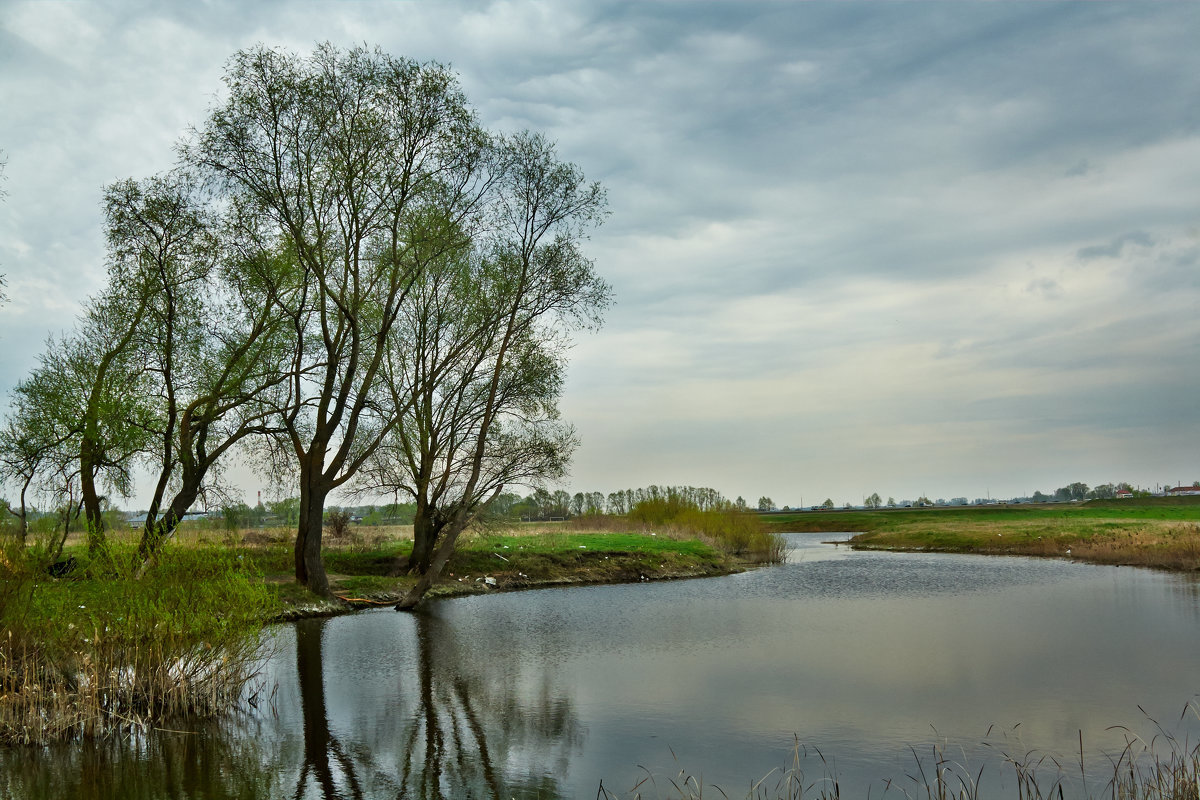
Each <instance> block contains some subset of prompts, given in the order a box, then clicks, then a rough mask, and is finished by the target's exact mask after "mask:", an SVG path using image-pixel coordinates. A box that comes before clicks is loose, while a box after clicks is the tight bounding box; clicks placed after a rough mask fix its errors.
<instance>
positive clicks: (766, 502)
mask: <svg viewBox="0 0 1200 800" xmlns="http://www.w3.org/2000/svg"><path fill="white" fill-rule="evenodd" d="M758 510H759V511H774V510H775V501H774V500H772V499H771V498H769V497H767V496H766V495H763V496H762V497H760V498H758Z"/></svg>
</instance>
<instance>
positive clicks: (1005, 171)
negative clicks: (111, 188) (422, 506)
mask: <svg viewBox="0 0 1200 800" xmlns="http://www.w3.org/2000/svg"><path fill="white" fill-rule="evenodd" d="M0 9H2V13H0V96H2V97H3V98H4V102H3V108H4V113H3V114H0V151H3V153H4V157H5V158H6V160H7V167H6V169H5V180H4V185H3V188H4V189H5V191H6V192H7V197H5V198H4V199H3V200H0V273H2V274H5V275H6V276H7V281H8V288H7V293H8V295H9V297H10V300H9V302H8V303H7V304H6V305H5V306H3V307H0V343H2V344H3V349H2V350H0V404H6V403H7V398H8V394H9V391H10V390H11V388H12V386H13V385H14V384H15V383H16V382H17V381H19V380H20V379H21V378H22V377H24V376H25V375H26V374H28V372H29V370H30V369H31V367H32V366H33V365H34V364H35V363H36V357H37V354H38V353H39V352H40V351H41V349H42V346H43V343H44V341H45V340H46V338H47V336H49V335H55V334H57V333H59V332H61V331H63V330H67V329H69V328H70V327H71V325H72V324H73V319H74V316H75V314H76V313H77V312H78V310H79V308H80V304H81V303H82V302H83V301H84V300H85V299H86V297H87V296H88V295H89V294H90V293H93V292H95V291H97V290H98V289H99V288H100V286H101V285H102V283H103V281H104V276H105V272H104V266H105V261H104V237H103V229H102V213H101V207H100V201H101V194H102V190H103V187H104V186H105V185H106V184H108V183H111V182H113V181H116V180H120V179H123V178H126V177H143V176H148V175H151V174H154V173H157V172H161V171H164V170H167V169H169V168H170V167H171V166H172V164H173V162H174V154H173V147H174V144H175V142H176V141H177V140H178V139H179V137H181V136H182V135H183V134H184V133H185V132H186V130H187V128H188V126H189V125H195V124H199V123H200V122H201V121H202V120H203V118H204V115H205V113H206V110H207V109H208V108H209V107H210V106H211V105H212V104H213V102H214V100H215V98H216V97H218V96H219V95H220V93H221V91H222V84H221V75H222V71H223V65H224V63H225V62H226V60H227V59H228V58H229V57H230V56H231V55H232V54H233V53H234V52H235V51H236V50H238V49H239V48H243V47H248V46H251V45H253V44H256V43H260V42H261V43H265V44H268V45H271V46H278V47H282V48H288V49H291V50H294V51H296V52H300V53H307V52H310V51H311V50H312V48H313V46H314V45H315V43H317V42H319V41H326V40H328V41H332V42H333V43H335V44H337V45H340V46H351V45H354V44H362V43H364V42H365V43H366V44H368V45H371V46H374V45H378V46H379V47H381V48H382V49H384V50H386V51H388V52H390V53H393V54H396V55H404V56H409V57H413V58H417V59H420V60H437V61H441V62H448V63H449V64H450V65H451V66H452V67H453V68H454V69H455V70H456V71H457V72H458V74H459V75H460V77H461V80H462V83H463V86H464V89H465V90H466V92H467V95H468V98H469V100H470V102H471V103H472V105H473V106H474V107H475V109H476V110H477V111H478V114H479V117H480V120H481V121H482V122H483V123H484V124H485V125H486V126H488V127H489V128H491V129H494V130H501V131H516V130H520V129H524V128H530V129H534V130H538V131H542V132H544V133H546V134H547V136H548V137H549V138H551V139H553V140H555V141H557V142H558V146H559V153H560V155H561V156H562V157H563V158H565V159H568V160H570V161H573V162H575V163H577V164H579V166H580V167H581V168H582V169H583V170H584V171H585V172H586V174H587V175H588V176H589V178H592V179H595V180H598V181H600V182H601V183H603V184H604V186H605V187H606V188H607V190H608V195H609V210H610V211H611V215H610V217H609V219H608V221H607V222H606V224H605V225H604V226H602V227H601V228H600V229H599V230H598V231H597V232H596V233H595V235H593V237H592V239H591V241H590V242H589V243H588V244H587V252H588V253H589V255H590V256H591V257H592V258H594V259H595V261H596V265H597V268H598V271H599V272H600V273H601V274H602V275H604V276H605V277H606V279H608V280H609V281H611V283H612V284H613V287H614V290H615V295H616V305H615V306H614V308H613V309H612V310H611V312H610V313H609V315H608V319H607V322H606V324H605V326H604V327H603V329H602V330H600V331H599V332H597V333H588V334H582V335H581V336H580V337H579V338H578V342H577V344H576V346H575V348H574V350H573V352H572V354H571V365H570V371H569V376H568V382H567V385H566V388H565V394H564V397H563V402H562V404H561V408H562V412H563V417H564V418H565V419H566V420H568V421H570V422H572V423H573V424H574V425H575V426H576V427H577V429H578V432H579V435H580V438H581V440H582V446H581V447H580V448H579V450H578V452H577V453H576V456H575V459H574V465H573V468H572V474H571V476H570V478H569V479H568V480H567V481H565V483H564V488H567V489H568V490H569V491H571V492H572V493H574V492H575V491H603V492H605V493H606V494H607V493H608V492H611V491H614V490H616V489H618V488H629V487H640V486H646V485H649V484H659V485H668V484H689V485H694V486H709V487H712V488H715V489H717V490H719V491H721V492H722V493H723V494H725V495H726V496H728V497H737V496H738V495H739V494H740V495H742V496H744V497H745V498H746V499H747V502H752V497H753V498H754V499H757V498H758V497H759V496H760V495H768V496H770V497H772V498H774V499H776V500H777V501H778V502H779V504H780V505H783V504H789V505H796V504H800V503H801V502H802V500H801V498H803V503H804V504H806V505H813V504H815V503H818V502H821V501H823V500H824V499H825V498H826V497H829V498H831V499H833V500H834V501H835V503H837V504H838V505H842V504H843V503H845V502H851V503H856V502H860V500H861V498H862V497H865V496H869V495H870V494H871V493H872V492H878V493H879V494H881V495H882V496H883V497H884V498H885V499H886V498H887V497H888V496H889V495H891V496H894V497H896V498H897V500H899V499H900V498H901V497H905V498H908V499H915V498H917V497H919V496H920V495H922V494H924V493H926V492H933V493H934V495H935V496H942V497H947V498H949V497H957V496H965V497H969V498H975V497H979V496H985V494H987V493H991V494H992V495H993V496H1000V497H1016V496H1027V495H1030V494H1031V493H1032V492H1033V491H1035V490H1041V491H1050V490H1053V489H1054V488H1056V487H1058V486H1062V485H1064V484H1066V483H1069V482H1071V481H1076V480H1078V481H1083V482H1086V483H1088V484H1089V485H1093V486H1094V485H1096V484H1102V483H1110V482H1111V483H1116V482H1118V481H1123V480H1124V481H1130V482H1131V483H1134V484H1140V485H1142V486H1149V485H1154V484H1168V483H1170V484H1176V483H1182V484H1187V483H1190V482H1191V481H1192V480H1194V479H1195V478H1197V477H1200V457H1198V455H1197V453H1198V452H1200V450H1198V448H1197V446H1196V445H1197V442H1198V441H1200V403H1198V402H1197V400H1196V398H1197V397H1200V370H1198V369H1197V364H1200V196H1198V195H1197V193H1196V190H1195V187H1196V186H1197V185H1200V48H1196V47H1195V42H1194V38H1195V37H1194V33H1195V31H1196V30H1198V29H1200V6H1198V5H1195V4H1184V3H1170V4H1167V3H1162V4H1158V3H1156V4H1145V3H1136V2H1112V3H1104V4H1082V3H1067V2H1046V3H1020V4H1017V3H986V4H984V3H979V4H946V3H940V2H929V3H926V2H915V3H904V4H892V3H860V2H852V3H800V4H780V3H771V2H714V3H670V4H665V3H635V2H597V3H589V4H569V5H550V4H545V3H540V2H524V1H522V0H516V1H515V2H494V3H487V2H437V3H433V2H407V3H398V2H371V1H370V0H364V2H357V3H353V4H344V3H322V2H317V3H309V4H302V5H297V4H291V3H283V2H263V3H255V4H249V5H245V4H235V3H231V2H216V3H209V4H200V5H166V6H162V7H154V6H147V5H145V4H140V3H132V2H108V3H76V2H55V1H54V0H49V1H45V2H41V1H39V2H18V1H16V0H0ZM230 478H231V480H232V482H233V483H235V484H236V485H237V486H239V487H242V488H244V489H245V491H246V496H247V502H248V503H252V502H253V498H254V497H255V492H257V491H259V490H260V489H261V490H263V491H264V496H268V495H269V494H270V496H273V494H271V493H273V492H274V490H273V489H272V488H271V487H269V485H268V484H266V483H265V482H264V481H262V480H261V479H260V478H258V477H257V476H254V475H252V474H251V473H250V471H249V470H248V469H245V468H243V467H236V468H234V469H233V470H231V472H230ZM139 489H140V491H141V492H144V491H145V490H144V488H141V487H139ZM285 494H286V491H285ZM140 496H141V494H140V493H139V494H135V495H134V497H132V498H130V500H128V501H120V503H121V505H123V506H126V507H131V508H132V507H137V506H138V505H139V497H140ZM331 502H333V503H348V502H351V501H349V500H346V499H344V498H340V497H337V496H335V497H333V498H331ZM142 505H144V503H142Z"/></svg>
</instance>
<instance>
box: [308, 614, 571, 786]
mask: <svg viewBox="0 0 1200 800" xmlns="http://www.w3.org/2000/svg"><path fill="white" fill-rule="evenodd" d="M408 620H411V624H412V626H413V631H412V634H413V636H412V641H413V643H414V644H415V652H405V651H403V650H401V651H399V653H400V655H401V662H400V663H396V662H393V663H392V664H387V663H381V664H379V665H378V670H377V673H376V675H375V676H374V677H375V678H376V679H377V678H378V677H379V673H384V674H386V673H389V672H392V673H393V674H392V675H391V676H390V677H391V678H393V679H394V680H395V683H394V684H393V685H394V686H395V687H396V694H395V696H394V697H392V698H390V699H388V700H387V701H385V702H383V703H381V704H376V705H374V707H364V706H359V707H355V706H354V705H352V704H342V705H341V706H340V707H339V708H338V709H336V710H335V712H334V717H335V718H336V722H335V723H331V720H330V710H329V706H328V703H327V698H326V692H327V687H328V686H329V683H330V681H331V680H332V681H334V682H337V683H339V684H343V685H341V686H340V687H339V689H340V692H339V693H340V694H342V693H344V692H345V691H346V689H347V688H351V690H352V685H353V683H354V682H355V681H356V680H357V675H356V674H354V672H353V671H352V672H351V674H350V675H339V674H337V672H336V668H335V671H334V673H333V674H331V675H326V674H325V667H326V664H327V663H329V662H331V661H332V662H333V663H334V664H336V663H338V662H337V659H338V658H339V657H340V656H342V655H344V653H341V652H336V651H335V652H332V653H326V652H323V643H324V642H325V641H326V636H325V633H326V630H327V628H328V627H329V626H330V625H336V624H338V622H339V621H338V620H334V621H326V620H308V621H304V622H301V623H298V624H297V625H296V626H295V640H296V641H295V644H296V682H297V686H298V688H299V701H300V707H301V710H302V720H303V748H302V749H303V763H302V765H301V767H300V769H299V772H298V774H297V778H296V787H295V791H294V792H293V793H292V795H293V796H294V797H297V798H301V797H318V798H322V799H323V800H334V798H337V799H338V800H342V799H343V798H345V799H347V800H350V799H354V800H357V799H358V798H363V797H367V796H369V797H384V796H386V797H399V798H419V799H420V800H442V798H467V797H489V798H501V797H504V798H509V797H512V798H521V797H537V798H547V799H549V798H557V797H562V796H564V795H563V793H562V791H561V789H560V787H559V784H558V781H557V779H556V777H555V776H556V775H559V774H562V773H563V772H565V769H566V761H567V760H568V759H569V755H570V753H571V751H572V750H573V749H574V748H575V746H576V745H577V744H578V743H579V742H581V740H582V734H581V732H580V726H579V723H578V720H577V718H576V716H575V714H574V713H573V712H572V710H571V705H570V703H569V702H568V701H567V700H566V699H565V698H562V697H555V696H553V695H552V694H551V693H550V692H548V691H543V692H542V693H541V694H540V697H539V696H538V695H534V696H532V697H531V696H530V694H529V693H528V692H527V691H526V689H527V687H524V688H523V687H521V681H520V680H514V678H515V677H516V676H515V674H514V670H512V669H509V668H507V667H506V666H505V664H504V663H503V659H502V658H498V657H497V656H498V655H500V654H495V653H493V654H491V657H489V658H487V659H482V660H481V659H479V658H478V656H479V653H478V651H477V650H475V649H473V648H463V647H462V646H461V644H460V642H459V641H458V639H457V637H456V634H455V631H454V630H453V629H452V628H451V626H449V625H447V624H445V623H444V622H443V621H442V620H441V619H439V618H438V617H437V616H436V614H418V615H415V616H412V617H400V618H399V620H397V621H404V622H407V621H408ZM404 633H407V631H405V632H404ZM331 656H332V658H331ZM510 666H511V665H510ZM496 675H501V676H504V680H500V681H497V680H494V679H489V676H491V677H492V678H494V677H495V676H496ZM539 679H544V676H539ZM347 681H348V682H349V684H351V686H349V687H348V686H346V685H344V684H345V683H346V682H347ZM543 685H544V687H548V685H547V684H545V683H544V682H543ZM531 700H532V702H531Z"/></svg>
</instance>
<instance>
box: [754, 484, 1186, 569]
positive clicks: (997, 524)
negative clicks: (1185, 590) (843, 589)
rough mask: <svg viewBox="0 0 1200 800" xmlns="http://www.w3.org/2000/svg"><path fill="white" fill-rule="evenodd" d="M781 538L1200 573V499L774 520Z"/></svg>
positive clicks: (922, 510) (801, 515)
mask: <svg viewBox="0 0 1200 800" xmlns="http://www.w3.org/2000/svg"><path fill="white" fill-rule="evenodd" d="M765 522H766V524H768V525H769V526H770V527H772V528H773V529H775V530H779V531H785V530H786V531H857V532H859V533H858V535H857V536H855V537H854V538H853V539H851V543H852V544H853V545H854V546H855V547H860V548H864V549H867V548H870V549H886V550H923V551H938V552H949V553H985V554H1000V555H1028V556H1051V557H1063V558H1072V559H1077V560H1083V561H1090V562H1095V563H1102V564H1123V565H1131V566H1145V567H1154V568H1159V569H1169V570H1181V571H1194V570H1200V497H1169V498H1146V499H1139V500H1107V501H1105V500H1093V501H1090V502H1087V503H1081V504H1048V505H1014V506H965V507H950V508H919V509H915V508H914V509H881V510H877V511H831V512H806V513H799V514H792V515H783V514H780V515H773V516H771V517H767V518H766V519H765Z"/></svg>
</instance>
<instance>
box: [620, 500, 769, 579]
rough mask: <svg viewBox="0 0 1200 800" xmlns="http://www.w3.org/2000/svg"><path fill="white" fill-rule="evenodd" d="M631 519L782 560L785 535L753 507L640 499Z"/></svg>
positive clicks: (754, 556) (746, 554)
mask: <svg viewBox="0 0 1200 800" xmlns="http://www.w3.org/2000/svg"><path fill="white" fill-rule="evenodd" d="M629 520H630V521H631V522H635V523H640V524H642V525H646V526H648V527H654V528H665V529H668V530H671V531H674V532H676V533H681V534H683V535H686V536H697V537H699V538H701V539H704V540H706V541H710V542H712V543H713V544H715V545H716V546H717V547H719V548H720V549H721V550H723V551H724V552H726V553H729V554H730V555H735V556H739V557H742V558H748V559H750V560H754V561H761V562H763V563H769V564H774V563H778V562H780V561H783V558H784V551H785V545H784V541H783V537H782V536H780V535H779V534H777V533H773V532H771V531H770V530H768V529H767V527H766V526H765V525H764V524H763V523H762V521H761V520H760V519H759V516H758V515H757V514H755V513H754V512H752V511H743V510H741V509H739V508H737V507H735V506H732V505H723V506H720V507H717V508H709V509H705V510H703V511H702V510H700V508H699V506H697V505H696V504H695V503H693V502H690V501H688V500H686V499H684V498H680V497H660V498H652V499H647V500H643V501H641V502H639V503H638V504H637V505H635V506H634V507H633V508H632V509H631V510H630V512H629Z"/></svg>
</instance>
